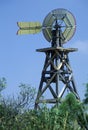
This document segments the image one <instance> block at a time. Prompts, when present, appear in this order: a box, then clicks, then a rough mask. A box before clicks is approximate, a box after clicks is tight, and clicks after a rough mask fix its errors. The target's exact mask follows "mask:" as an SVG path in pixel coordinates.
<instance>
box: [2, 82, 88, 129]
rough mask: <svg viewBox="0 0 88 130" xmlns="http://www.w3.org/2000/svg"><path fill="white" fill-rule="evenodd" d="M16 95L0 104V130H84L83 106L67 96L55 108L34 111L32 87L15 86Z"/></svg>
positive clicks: (87, 119)
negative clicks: (17, 90) (18, 90)
mask: <svg viewBox="0 0 88 130" xmlns="http://www.w3.org/2000/svg"><path fill="white" fill-rule="evenodd" d="M19 88H20V92H19V95H18V96H17V97H16V98H14V96H13V97H12V98H8V99H4V98H2V99H3V100H1V101H0V130H88V126H87V124H88V115H87V113H85V109H84V105H83V103H81V102H80V101H79V100H77V99H76V97H75V96H74V95H73V94H72V93H70V94H68V95H67V96H66V97H65V99H64V100H63V101H62V103H61V104H59V106H58V107H52V108H47V107H46V105H45V104H44V105H43V106H42V107H41V109H39V110H34V109H33V105H34V101H35V94H36V91H35V88H33V87H30V85H28V84H21V85H20V86H19Z"/></svg>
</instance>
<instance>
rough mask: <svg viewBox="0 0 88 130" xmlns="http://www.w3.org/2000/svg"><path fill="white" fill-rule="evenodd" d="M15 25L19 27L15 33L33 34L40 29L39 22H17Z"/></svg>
mask: <svg viewBox="0 0 88 130" xmlns="http://www.w3.org/2000/svg"><path fill="white" fill-rule="evenodd" d="M17 25H18V27H19V30H18V31H17V34H35V33H39V32H40V31H41V29H42V25H41V23H40V22H17Z"/></svg>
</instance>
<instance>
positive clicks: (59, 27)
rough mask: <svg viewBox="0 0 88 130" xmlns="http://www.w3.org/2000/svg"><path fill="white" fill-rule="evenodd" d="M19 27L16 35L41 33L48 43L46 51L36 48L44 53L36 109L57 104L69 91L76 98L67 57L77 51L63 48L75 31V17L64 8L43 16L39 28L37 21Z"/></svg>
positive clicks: (23, 23)
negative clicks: (45, 104)
mask: <svg viewBox="0 0 88 130" xmlns="http://www.w3.org/2000/svg"><path fill="white" fill-rule="evenodd" d="M18 26H19V28H20V29H19V30H18V34H33V33H38V32H40V31H41V30H42V32H43V35H44V37H45V39H46V40H47V41H48V42H50V43H51V46H50V47H48V48H42V49H37V51H38V52H43V53H44V54H45V62H44V67H43V70H42V74H41V80H40V84H39V88H38V93H37V97H36V101H35V109H38V108H40V105H41V103H47V104H52V105H53V104H54V105H58V103H59V102H60V99H61V98H62V97H63V96H64V95H65V94H66V93H67V92H68V91H70V92H72V93H73V94H74V95H75V96H76V98H77V99H79V95H78V93H77V90H76V85H75V81H74V77H73V71H72V68H71V65H70V62H69V57H68V54H69V53H70V52H75V51H77V49H76V48H64V47H63V45H64V44H65V43H67V42H68V41H69V40H70V39H71V38H72V36H73V34H74V32H75V29H76V22H75V18H74V16H73V15H72V14H71V13H70V12H69V11H68V10H66V9H55V10H52V11H51V12H50V13H49V14H48V15H47V16H46V17H45V19H44V21H43V24H42V25H41V23H39V22H18ZM43 97H44V98H43Z"/></svg>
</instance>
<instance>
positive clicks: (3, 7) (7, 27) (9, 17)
mask: <svg viewBox="0 0 88 130" xmlns="http://www.w3.org/2000/svg"><path fill="white" fill-rule="evenodd" d="M57 8H65V9H67V10H69V11H70V12H72V14H73V15H74V16H75V19H76V23H77V28H76V32H75V35H74V36H73V38H72V39H71V40H70V41H69V42H68V43H66V45H65V47H75V48H78V50H79V51H78V52H75V53H70V55H69V58H70V62H71V67H72V69H73V72H74V78H75V82H76V84H77V90H78V93H79V95H80V97H81V98H83V95H84V90H85V89H84V88H85V87H84V85H83V84H84V83H86V82H88V0H0V48H1V49H0V61H1V62H0V78H1V77H5V78H6V80H7V89H6V90H5V91H4V92H5V94H13V93H17V91H18V89H17V88H18V86H19V84H20V83H27V84H30V85H31V86H33V87H36V88H37V89H38V86H39V82H40V77H41V71H42V68H43V64H44V59H45V55H44V54H42V53H38V52H36V49H38V48H44V47H48V46H49V45H50V43H48V42H47V41H46V39H45V38H44V36H43V34H42V32H41V33H39V34H36V35H22V36H18V35H16V32H17V30H18V27H17V22H18V21H24V22H28V21H31V22H32V21H39V22H41V23H42V22H43V20H44V18H45V16H46V15H47V14H48V13H49V12H50V11H52V10H53V9H57Z"/></svg>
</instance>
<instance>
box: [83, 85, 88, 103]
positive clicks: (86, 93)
mask: <svg viewBox="0 0 88 130" xmlns="http://www.w3.org/2000/svg"><path fill="white" fill-rule="evenodd" d="M84 96H85V99H84V100H83V102H84V104H85V105H88V83H86V92H85V95H84Z"/></svg>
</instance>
